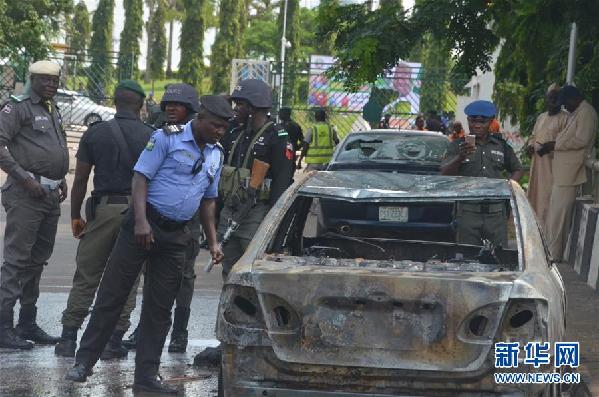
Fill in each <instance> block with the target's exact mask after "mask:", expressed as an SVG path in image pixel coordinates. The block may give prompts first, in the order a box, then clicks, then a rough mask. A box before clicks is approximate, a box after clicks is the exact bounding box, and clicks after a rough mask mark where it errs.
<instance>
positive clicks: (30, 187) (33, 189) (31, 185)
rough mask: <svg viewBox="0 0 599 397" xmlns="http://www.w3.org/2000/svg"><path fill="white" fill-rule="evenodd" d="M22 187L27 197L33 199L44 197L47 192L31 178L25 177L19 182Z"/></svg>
mask: <svg viewBox="0 0 599 397" xmlns="http://www.w3.org/2000/svg"><path fill="white" fill-rule="evenodd" d="M21 185H22V186H23V188H24V189H25V190H26V191H27V193H29V197H31V198H34V199H40V198H43V197H46V196H47V195H48V192H46V190H44V188H43V187H42V185H41V184H40V183H39V182H38V181H36V180H35V179H33V178H27V179H25V180H23V182H21Z"/></svg>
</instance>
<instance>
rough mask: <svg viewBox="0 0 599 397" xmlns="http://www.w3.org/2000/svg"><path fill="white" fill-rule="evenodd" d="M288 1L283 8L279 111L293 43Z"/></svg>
mask: <svg viewBox="0 0 599 397" xmlns="http://www.w3.org/2000/svg"><path fill="white" fill-rule="evenodd" d="M286 34H287V0H285V6H284V7H283V35H282V36H281V85H280V87H279V109H281V106H283V84H284V82H285V50H286V49H287V48H289V47H291V43H290V42H288V41H287V39H286V38H285V35H286Z"/></svg>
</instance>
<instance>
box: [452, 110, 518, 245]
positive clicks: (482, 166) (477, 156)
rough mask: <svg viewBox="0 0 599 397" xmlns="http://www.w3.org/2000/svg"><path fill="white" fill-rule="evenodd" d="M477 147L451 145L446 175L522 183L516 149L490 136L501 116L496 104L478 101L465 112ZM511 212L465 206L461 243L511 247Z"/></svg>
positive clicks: (498, 206)
mask: <svg viewBox="0 0 599 397" xmlns="http://www.w3.org/2000/svg"><path fill="white" fill-rule="evenodd" d="M464 112H465V113H466V116H468V126H469V129H470V133H471V134H473V135H474V136H475V145H470V144H468V143H467V142H466V140H465V139H464V138H460V139H457V140H455V141H453V142H452V143H451V145H450V146H449V149H448V153H447V156H446V160H445V161H444V163H443V164H442V166H441V174H443V175H461V176H480V177H487V178H506V177H509V178H510V179H512V180H514V181H516V182H517V181H519V180H520V178H521V177H522V174H523V172H522V164H521V163H520V160H519V159H518V157H517V156H516V153H515V152H514V149H512V147H511V146H510V145H509V144H508V143H507V142H506V141H505V140H504V139H503V138H501V137H500V136H497V135H493V134H491V133H490V132H489V127H490V125H491V121H492V120H493V119H494V118H495V116H496V114H497V109H496V108H495V105H494V104H493V103H492V102H489V101H482V100H479V101H474V102H472V103H470V104H469V105H468V106H466V108H465V109H464ZM507 218H508V208H507V206H506V205H505V203H504V202H501V201H498V202H488V201H486V202H484V203H462V204H460V205H459V207H458V209H457V219H456V220H457V223H458V225H457V233H458V236H457V237H458V241H459V242H460V243H463V244H474V245H481V243H482V240H483V239H487V240H489V241H491V242H492V243H494V244H495V245H502V246H503V247H505V246H506V245H507Z"/></svg>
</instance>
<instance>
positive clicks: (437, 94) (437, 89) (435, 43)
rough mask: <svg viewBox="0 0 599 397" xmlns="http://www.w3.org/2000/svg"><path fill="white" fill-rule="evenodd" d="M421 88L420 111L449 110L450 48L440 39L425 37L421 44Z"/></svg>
mask: <svg viewBox="0 0 599 397" xmlns="http://www.w3.org/2000/svg"><path fill="white" fill-rule="evenodd" d="M422 47H423V49H422V70H423V74H422V86H421V88H420V92H421V94H420V111H421V112H430V111H435V112H438V111H441V110H450V109H446V108H447V101H446V98H447V95H450V93H449V92H448V84H447V83H448V82H447V77H448V76H447V75H448V71H449V60H450V48H449V46H448V45H447V43H445V42H444V41H443V40H441V39H437V38H433V37H431V36H430V35H426V36H425V37H424V39H423V43H422Z"/></svg>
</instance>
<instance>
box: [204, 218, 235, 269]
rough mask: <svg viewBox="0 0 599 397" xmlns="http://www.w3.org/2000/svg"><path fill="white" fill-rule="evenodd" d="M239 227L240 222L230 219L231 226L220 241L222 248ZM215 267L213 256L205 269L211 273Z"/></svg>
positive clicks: (219, 244)
mask: <svg viewBox="0 0 599 397" xmlns="http://www.w3.org/2000/svg"><path fill="white" fill-rule="evenodd" d="M237 229H239V223H237V222H235V221H234V220H233V219H229V226H228V227H227V230H226V231H225V234H224V235H223V238H222V240H221V241H220V243H218V246H219V248H222V247H223V246H224V245H225V244H227V242H228V241H229V240H230V239H231V236H232V235H233V233H235V232H236V231H237ZM213 267H214V261H213V260H212V258H210V263H208V265H206V267H205V268H204V271H205V272H206V273H210V271H211V270H212V268H213Z"/></svg>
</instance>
